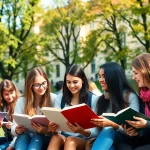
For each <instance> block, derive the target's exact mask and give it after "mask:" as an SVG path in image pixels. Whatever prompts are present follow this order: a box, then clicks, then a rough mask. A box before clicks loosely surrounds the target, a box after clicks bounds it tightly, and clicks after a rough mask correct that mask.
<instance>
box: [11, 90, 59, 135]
mask: <svg viewBox="0 0 150 150" xmlns="http://www.w3.org/2000/svg"><path fill="white" fill-rule="evenodd" d="M50 94H51V99H52V107H53V106H54V102H55V99H56V97H57V95H56V94H54V93H50ZM25 101H26V99H25V97H20V98H19V99H18V100H17V103H16V106H15V109H14V113H17V114H25V113H24V107H25ZM36 114H37V115H41V114H42V113H41V111H40V108H37V112H36ZM16 126H17V123H16V122H15V121H14V120H13V124H12V126H11V133H12V135H14V136H17V134H16V132H15V129H16Z"/></svg>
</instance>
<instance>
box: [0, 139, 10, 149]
mask: <svg viewBox="0 0 150 150" xmlns="http://www.w3.org/2000/svg"><path fill="white" fill-rule="evenodd" d="M10 142H11V141H8V140H7V139H6V137H0V150H6V149H7V147H8V146H9V144H10Z"/></svg>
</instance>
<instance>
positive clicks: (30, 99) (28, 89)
mask: <svg viewBox="0 0 150 150" xmlns="http://www.w3.org/2000/svg"><path fill="white" fill-rule="evenodd" d="M39 75H40V76H43V77H44V78H45V79H46V81H47V89H46V92H45V94H44V95H43V96H42V100H41V101H40V104H39V107H40V108H41V107H44V106H45V107H48V106H52V102H51V97H50V83H49V80H48V77H47V75H46V73H45V72H44V71H43V70H42V69H41V68H39V67H36V68H33V69H32V70H30V71H29V72H28V74H27V77H26V80H25V95H24V96H25V98H26V104H25V108H24V112H25V114H27V115H30V116H33V115H35V114H36V110H35V109H34V107H33V104H34V94H33V90H32V87H33V81H34V79H35V77H37V76H39Z"/></svg>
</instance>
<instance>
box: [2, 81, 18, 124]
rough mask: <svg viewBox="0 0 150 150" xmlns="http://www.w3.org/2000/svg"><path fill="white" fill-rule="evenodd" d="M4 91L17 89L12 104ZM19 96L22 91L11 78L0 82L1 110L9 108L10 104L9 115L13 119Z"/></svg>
mask: <svg viewBox="0 0 150 150" xmlns="http://www.w3.org/2000/svg"><path fill="white" fill-rule="evenodd" d="M4 91H7V92H12V91H15V93H16V97H15V99H14V100H13V101H12V102H11V103H10V104H8V103H7V102H6V101H5V99H4V97H3V92H4ZM19 96H20V93H19V91H18V89H17V87H16V86H15V85H14V84H13V83H12V82H11V81H10V80H6V79H5V80H3V81H2V82H1V83H0V109H1V111H4V108H5V107H6V108H7V106H8V105H9V110H8V115H9V117H10V120H11V121H12V119H13V118H12V114H13V113H14V107H15V104H16V101H17V99H18V98H19Z"/></svg>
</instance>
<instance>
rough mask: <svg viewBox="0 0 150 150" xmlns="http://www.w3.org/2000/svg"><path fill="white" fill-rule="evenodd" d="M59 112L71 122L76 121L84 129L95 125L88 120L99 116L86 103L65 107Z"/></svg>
mask: <svg viewBox="0 0 150 150" xmlns="http://www.w3.org/2000/svg"><path fill="white" fill-rule="evenodd" d="M61 113H62V114H63V116H64V117H65V118H66V119H67V120H68V121H69V122H70V123H71V124H73V125H75V122H77V123H78V124H79V125H80V126H81V127H82V128H84V129H88V128H93V127H96V125H94V124H93V123H91V122H90V121H91V119H98V118H99V117H98V115H96V114H95V113H94V112H93V111H92V110H91V108H90V107H89V106H88V105H87V104H79V105H75V106H70V107H66V108H64V109H62V111H61Z"/></svg>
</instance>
